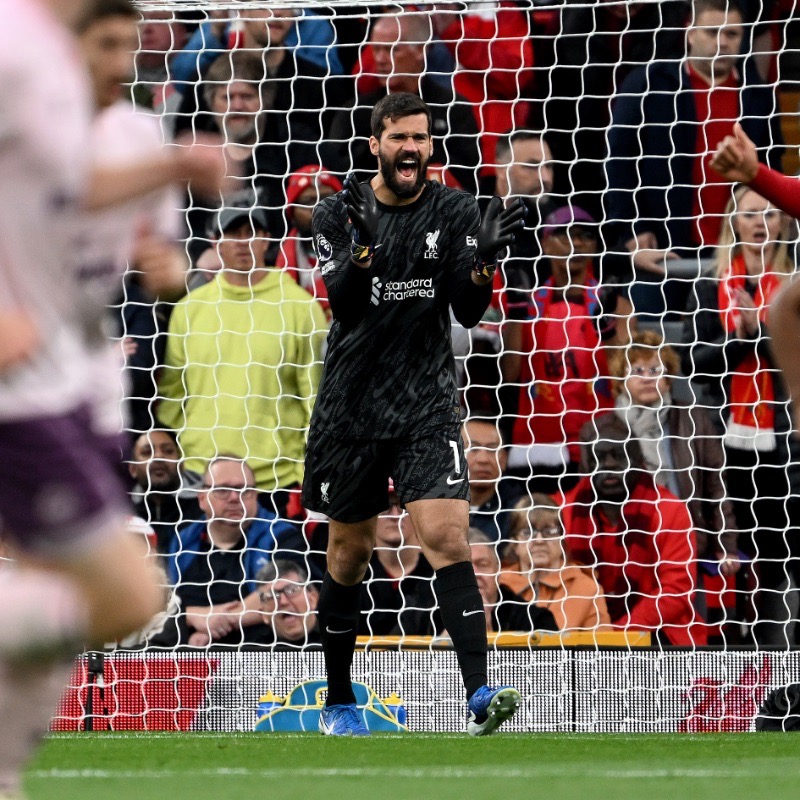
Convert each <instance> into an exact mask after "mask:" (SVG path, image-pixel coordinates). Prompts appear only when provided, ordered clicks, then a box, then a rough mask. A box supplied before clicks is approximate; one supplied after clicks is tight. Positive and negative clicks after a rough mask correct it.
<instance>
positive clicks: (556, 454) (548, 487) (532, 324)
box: [501, 206, 630, 493]
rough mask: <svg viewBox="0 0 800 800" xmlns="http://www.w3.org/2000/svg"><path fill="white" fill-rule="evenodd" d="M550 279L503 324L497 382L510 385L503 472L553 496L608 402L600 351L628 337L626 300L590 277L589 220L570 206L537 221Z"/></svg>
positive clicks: (593, 240)
mask: <svg viewBox="0 0 800 800" xmlns="http://www.w3.org/2000/svg"><path fill="white" fill-rule="evenodd" d="M542 252H543V254H544V256H545V257H546V258H547V259H548V260H549V262H550V268H551V271H552V275H551V277H550V278H549V279H548V280H547V281H546V282H545V284H544V285H543V286H542V287H541V288H540V289H538V290H536V291H535V292H534V293H533V298H532V299H533V302H528V303H527V304H526V305H525V306H524V307H522V308H518V309H517V310H516V311H515V313H514V314H513V317H514V318H513V319H509V320H508V321H507V322H506V324H505V325H504V326H503V339H504V355H503V358H502V361H501V365H502V370H503V378H504V380H505V381H506V382H508V383H512V384H515V385H516V386H517V387H518V392H519V395H518V403H517V405H518V408H517V415H516V417H515V421H514V426H513V432H512V440H511V447H510V448H509V459H508V466H509V472H510V473H511V474H513V475H517V476H520V477H527V478H532V483H531V485H530V486H529V489H530V490H536V491H544V492H546V493H549V492H552V491H555V490H556V489H558V488H559V487H560V486H563V485H564V484H563V482H564V480H565V479H566V480H567V483H568V484H572V483H574V478H573V477H572V476H574V475H575V473H576V472H577V465H578V462H579V436H578V435H579V432H580V430H581V427H582V426H583V425H584V424H585V423H586V422H588V421H590V420H591V419H592V418H593V417H594V416H595V415H596V414H598V413H600V412H602V411H604V410H606V409H609V408H610V407H611V405H612V399H611V392H610V388H609V384H608V364H607V355H606V350H607V349H608V348H609V347H611V346H616V345H618V344H620V343H625V342H626V341H627V338H628V319H627V318H626V315H627V314H629V312H630V303H629V302H628V301H627V299H625V298H623V297H621V296H620V295H619V293H618V292H616V291H615V290H610V289H608V288H601V287H600V286H599V284H598V281H597V279H596V277H595V275H594V269H595V265H594V261H595V256H596V255H597V253H598V235H597V223H596V221H595V220H594V218H593V217H592V216H591V215H590V214H589V213H588V212H586V211H585V210H583V209H582V208H579V207H577V206H561V207H560V208H558V209H556V210H555V211H553V212H552V213H551V214H550V215H549V216H548V217H547V218H546V219H545V221H544V225H543V228H542Z"/></svg>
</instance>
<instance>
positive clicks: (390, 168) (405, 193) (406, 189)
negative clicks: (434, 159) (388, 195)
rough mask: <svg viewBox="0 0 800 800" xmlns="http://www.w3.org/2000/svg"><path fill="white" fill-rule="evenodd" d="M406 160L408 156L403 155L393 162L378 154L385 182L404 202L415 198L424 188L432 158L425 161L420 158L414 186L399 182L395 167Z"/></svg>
mask: <svg viewBox="0 0 800 800" xmlns="http://www.w3.org/2000/svg"><path fill="white" fill-rule="evenodd" d="M406 158H408V156H407V155H401V156H398V157H397V158H395V159H394V160H393V161H392V160H390V159H388V158H385V157H384V156H383V154H382V153H378V166H379V168H380V171H381V177H382V178H383V182H384V183H385V184H386V186H388V187H389V189H390V190H391V191H392V192H394V194H395V195H397V197H400V198H402V199H404V200H405V199H407V198H409V197H414V195H416V194H417V193H418V192H419V190H420V189H421V188H422V186H423V185H424V183H425V175H426V174H427V171H428V162H430V158H426V159H424V160H423V159H422V157H421V156H420V157H419V159H418V161H417V179H416V180H415V181H414V183H412V184H403V183H400V182H399V181H398V180H397V177H396V170H395V167H396V166H397V164H399V163H400V162H401V161H403V160H404V159H406Z"/></svg>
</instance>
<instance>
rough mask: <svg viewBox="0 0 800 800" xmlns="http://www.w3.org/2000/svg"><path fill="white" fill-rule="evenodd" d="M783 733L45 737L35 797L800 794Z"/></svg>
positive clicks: (795, 762)
mask: <svg viewBox="0 0 800 800" xmlns="http://www.w3.org/2000/svg"><path fill="white" fill-rule="evenodd" d="M798 745H800V738H796V737H793V736H792V735H791V734H739V735H735V734H722V735H714V734H704V735H700V736H689V735H667V734H660V735H599V734H595V735H576V734H569V735H568V734H563V735H551V734H531V735H514V734H500V735H497V736H493V737H487V738H485V739H471V738H469V737H467V736H466V735H450V734H411V735H406V736H390V735H385V736H373V737H372V738H370V739H333V738H328V737H322V736H320V735H318V734H294V735H292V734H264V735H258V734H240V735H211V734H183V735H181V734H146V733H143V734H77V735H63V734H56V735H53V736H51V737H50V738H49V739H48V740H47V742H46V743H45V746H44V747H43V748H42V750H41V751H40V753H39V755H38V756H37V758H36V759H35V761H34V762H33V763H32V764H31V767H30V769H29V771H28V774H27V777H26V783H25V786H26V789H27V792H28V795H29V797H30V800H50V798H58V800H73V799H74V800H77V798H81V799H82V800H83V798H86V797H95V798H113V800H145V798H146V799H147V800H149V799H150V798H154V799H155V798H158V799H159V800H160V799H161V798H165V799H166V800H205V798H214V799H215V800H227V799H228V798H231V800H238V798H248V799H249V798H263V797H268V798H270V799H271V800H279V799H280V800H307V799H308V798H316V797H323V798H324V800H360V799H361V798H364V799H365V800H367V798H369V800H373V799H376V800H401V799H402V800H405V798H408V799H409V800H411V798H413V799H414V800H417V798H426V800H428V799H430V800H484V798H485V800H523V798H524V799H525V800H528V798H531V797H546V798H548V799H549V800H555V799H556V798H557V799H558V800H566V799H568V798H576V799H577V800H589V798H613V800H628V798H631V799H632V798H636V799H637V800H641V799H642V798H645V800H659V799H660V798H665V799H666V798H668V799H669V800H684V798H690V799H691V800H703V799H704V798H714V800H717V798H730V800H734V799H735V798H736V799H738V798H740V797H742V798H747V800H754V799H755V798H769V800H782V798H790V797H791V798H796V797H798V794H800V789H798V786H800V757H798Z"/></svg>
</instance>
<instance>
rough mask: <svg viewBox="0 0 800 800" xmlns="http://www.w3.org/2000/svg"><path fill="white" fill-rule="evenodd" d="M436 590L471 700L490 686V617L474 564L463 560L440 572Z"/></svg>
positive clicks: (437, 574) (443, 619) (445, 625)
mask: <svg viewBox="0 0 800 800" xmlns="http://www.w3.org/2000/svg"><path fill="white" fill-rule="evenodd" d="M433 590H434V592H435V593H436V599H437V601H438V603H439V612H440V613H441V615H442V623H443V624H444V627H445V629H446V630H447V632H448V634H450V639H451V640H452V642H453V648H454V649H455V651H456V657H457V658H458V666H459V667H460V669H461V677H462V678H463V680H464V688H465V689H466V690H467V699H469V698H470V697H472V695H473V694H475V692H476V691H477V690H478V689H480V687H481V686H483V685H484V684H486V683H488V679H487V666H486V653H487V650H488V646H487V643H486V615H485V614H484V610H483V599H482V598H481V593H480V592H479V591H478V582H477V581H476V580H475V570H474V569H473V568H472V563H471V562H470V561H459V562H458V563H457V564H450V566H447V567H442V568H441V569H439V570H436V578H435V579H434V581H433Z"/></svg>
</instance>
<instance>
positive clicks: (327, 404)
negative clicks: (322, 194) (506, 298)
mask: <svg viewBox="0 0 800 800" xmlns="http://www.w3.org/2000/svg"><path fill="white" fill-rule="evenodd" d="M378 207H379V208H380V211H381V220H380V227H379V230H378V237H377V242H378V243H379V244H380V246H379V247H378V249H377V251H376V252H375V255H374V257H373V259H372V264H371V266H370V268H369V269H364V268H363V267H358V266H356V265H355V264H353V263H352V261H351V260H350V239H351V230H352V226H351V224H350V222H349V219H348V214H347V209H346V206H345V204H344V201H343V200H342V196H341V193H340V194H336V195H333V196H331V197H328V198H325V199H324V200H323V201H322V202H321V203H319V205H317V207H316V208H315V209H314V217H313V237H314V247H315V250H316V253H317V256H318V258H319V267H320V270H321V272H322V275H323V279H324V281H325V286H326V287H327V289H328V297H329V301H330V306H331V310H332V311H333V319H334V321H333V325H332V327H331V331H330V335H329V336H328V350H327V355H326V357H325V366H324V370H323V375H322V383H321V385H320V389H319V393H318V395H317V402H316V406H315V408H314V413H313V416H312V418H311V425H312V427H314V428H319V429H322V430H324V431H325V432H326V433H328V434H332V435H335V436H338V437H341V438H347V439H365V440H375V439H396V438H401V437H405V436H409V435H412V436H413V435H416V434H419V433H422V432H424V431H426V430H430V429H431V428H434V427H438V426H440V425H446V424H452V423H453V422H457V421H458V419H459V413H458V394H457V390H456V381H455V363H454V360H453V349H452V343H451V339H450V307H451V306H452V308H453V313H454V315H455V318H456V319H457V320H458V321H459V322H460V323H461V324H462V325H463V326H464V327H467V328H471V327H473V326H474V325H477V323H478V322H479V321H480V319H481V317H482V316H483V314H484V312H485V311H486V308H487V307H488V305H489V301H490V300H491V296H492V287H491V283H489V284H488V285H487V286H476V285H475V284H474V283H473V282H472V279H471V271H472V263H473V259H474V256H475V252H476V249H477V243H476V236H477V232H478V227H479V225H480V213H479V211H478V204H477V201H476V200H475V198H474V197H472V196H471V195H469V194H467V193H466V192H461V191H457V190H455V189H450V188H447V187H446V186H443V185H442V184H440V183H436V182H430V181H429V182H426V185H425V188H424V190H423V192H422V194H421V195H420V197H419V198H418V199H417V200H415V201H414V202H413V203H411V204H409V205H405V206H386V205H383V204H382V203H380V202H379V203H378Z"/></svg>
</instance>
